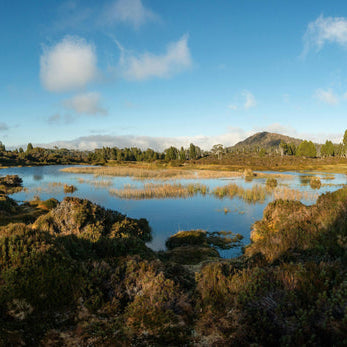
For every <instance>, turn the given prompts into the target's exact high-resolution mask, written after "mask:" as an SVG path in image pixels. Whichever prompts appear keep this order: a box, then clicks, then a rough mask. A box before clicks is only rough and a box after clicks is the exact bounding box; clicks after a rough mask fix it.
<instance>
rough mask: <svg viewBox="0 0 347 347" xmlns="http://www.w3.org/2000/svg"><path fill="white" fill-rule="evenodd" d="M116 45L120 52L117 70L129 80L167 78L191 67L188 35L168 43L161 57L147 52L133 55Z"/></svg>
mask: <svg viewBox="0 0 347 347" xmlns="http://www.w3.org/2000/svg"><path fill="white" fill-rule="evenodd" d="M116 43H117V45H118V47H119V49H120V50H121V57H120V61H119V68H120V70H121V72H122V75H123V77H124V78H126V79H129V80H146V79H149V78H153V77H158V78H168V77H171V76H172V75H174V74H176V73H178V72H180V71H182V70H184V69H187V68H189V67H191V65H192V58H191V54H190V50H189V47H188V35H183V36H182V37H181V38H180V39H179V40H178V41H177V42H172V43H170V44H169V45H168V46H167V49H166V53H164V54H161V55H160V54H159V55H156V54H153V53H149V52H146V53H143V54H140V55H134V54H133V53H130V52H128V51H127V50H125V49H124V48H123V47H122V46H121V45H120V44H119V43H118V42H117V41H116Z"/></svg>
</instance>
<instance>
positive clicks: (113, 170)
mask: <svg viewBox="0 0 347 347" xmlns="http://www.w3.org/2000/svg"><path fill="white" fill-rule="evenodd" d="M61 171H64V172H70V173H75V174H92V175H94V176H96V177H99V176H101V177H102V176H116V177H133V178H135V179H141V180H145V179H150V180H170V179H179V178H182V179H204V178H205V179H208V178H227V177H240V176H241V175H242V174H241V173H240V172H235V171H217V170H216V171H215V170H190V169H178V168H165V169H158V168H156V169H152V168H141V167H132V166H110V167H104V166H103V167H69V168H64V169H61Z"/></svg>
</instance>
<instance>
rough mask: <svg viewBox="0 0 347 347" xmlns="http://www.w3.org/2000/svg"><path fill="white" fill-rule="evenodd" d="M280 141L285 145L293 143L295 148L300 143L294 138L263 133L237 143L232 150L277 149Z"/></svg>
mask: <svg viewBox="0 0 347 347" xmlns="http://www.w3.org/2000/svg"><path fill="white" fill-rule="evenodd" d="M281 141H283V142H286V143H294V144H295V145H297V146H298V145H299V144H300V143H301V142H302V140H300V139H296V138H294V137H290V136H285V135H281V134H276V133H269V132H267V131H263V132H259V133H256V134H254V135H252V136H250V137H247V139H245V140H243V141H240V142H238V143H237V144H236V145H234V146H233V147H232V148H235V149H237V148H243V147H262V148H266V149H269V148H271V147H278V146H279V144H280V143H281Z"/></svg>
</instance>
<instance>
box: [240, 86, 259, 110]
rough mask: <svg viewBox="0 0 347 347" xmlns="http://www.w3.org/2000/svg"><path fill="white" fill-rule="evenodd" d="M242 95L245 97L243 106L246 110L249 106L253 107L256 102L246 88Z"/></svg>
mask: <svg viewBox="0 0 347 347" xmlns="http://www.w3.org/2000/svg"><path fill="white" fill-rule="evenodd" d="M242 95H243V96H244V97H245V103H244V105H243V107H244V108H245V109H246V110H248V109H249V108H251V107H255V106H256V105H257V102H256V101H255V97H254V95H253V94H252V93H251V92H249V91H248V90H244V91H243V92H242Z"/></svg>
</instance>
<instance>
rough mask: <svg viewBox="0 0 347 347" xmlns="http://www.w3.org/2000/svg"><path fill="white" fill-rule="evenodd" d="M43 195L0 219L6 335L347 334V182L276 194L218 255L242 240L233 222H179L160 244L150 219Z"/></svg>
mask: <svg viewBox="0 0 347 347" xmlns="http://www.w3.org/2000/svg"><path fill="white" fill-rule="evenodd" d="M2 196H3V197H4V201H6V203H5V204H0V214H1V216H3V215H5V214H6V215H7V216H12V217H13V218H14V216H15V215H16V213H17V212H18V210H17V209H18V208H21V206H18V205H17V204H16V203H15V202H14V201H13V200H11V199H10V198H8V197H7V195H5V193H3V195H2ZM36 203H37V208H38V209H39V210H40V211H41V212H40V213H41V216H39V217H38V218H36V219H35V220H34V221H30V222H26V223H10V224H7V225H4V226H1V227H0V345H6V346H11V345H24V344H26V345H32V346H36V345H53V346H55V345H56V346H72V345H78V346H91V345H93V346H105V345H106V346H111V345H124V346H128V345H133V346H147V345H155V346H160V345H172V346H182V345H203V346H226V345H237V346H249V345H263V346H269V345H289V346H294V345H316V346H326V345H335V346H343V345H346V343H347V333H346V329H345V327H346V322H347V312H346V307H347V281H346V278H347V273H346V272H347V270H346V269H347V267H346V264H347V255H346V247H347V234H346V231H347V217H346V216H347V188H344V189H340V190H338V191H336V192H334V193H327V194H324V195H321V196H320V197H319V199H318V200H317V203H316V204H315V205H312V206H305V205H303V204H301V203H300V202H297V201H284V200H277V201H274V202H272V203H270V204H269V205H268V207H267V208H266V209H265V211H264V217H263V219H262V220H261V221H258V222H256V223H255V224H254V227H253V231H252V243H251V244H250V245H249V246H247V247H246V248H245V253H244V255H243V256H241V257H238V258H235V259H220V258H219V254H218V249H223V248H230V247H233V246H234V245H236V244H238V243H239V242H240V236H239V235H234V234H232V233H229V232H214V233H209V232H206V231H203V230H191V231H182V232H179V233H177V234H176V235H173V236H172V237H170V238H169V240H168V241H167V248H168V250H167V251H165V252H164V251H163V252H159V253H156V252H153V251H152V250H150V249H149V248H148V247H147V246H146V244H145V242H147V241H148V240H150V238H151V231H150V228H149V225H148V222H147V221H146V220H144V219H140V220H137V219H131V218H127V217H126V216H124V215H122V214H121V213H119V212H116V211H111V210H106V209H104V208H102V207H100V206H98V205H96V204H93V203H91V202H90V201H88V200H83V199H78V198H74V197H67V198H65V199H64V200H63V201H62V202H61V203H58V202H57V201H56V200H48V201H46V202H39V201H38V202H36Z"/></svg>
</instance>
